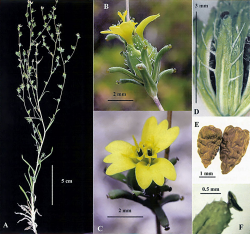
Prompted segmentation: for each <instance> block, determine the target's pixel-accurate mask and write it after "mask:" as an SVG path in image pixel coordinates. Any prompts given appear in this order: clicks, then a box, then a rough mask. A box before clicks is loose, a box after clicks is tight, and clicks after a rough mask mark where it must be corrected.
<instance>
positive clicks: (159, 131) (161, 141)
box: [103, 116, 183, 230]
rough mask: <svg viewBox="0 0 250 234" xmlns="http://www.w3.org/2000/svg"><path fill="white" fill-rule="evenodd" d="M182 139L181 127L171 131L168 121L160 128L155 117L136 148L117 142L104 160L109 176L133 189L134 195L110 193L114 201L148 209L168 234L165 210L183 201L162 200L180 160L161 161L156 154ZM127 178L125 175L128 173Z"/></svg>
mask: <svg viewBox="0 0 250 234" xmlns="http://www.w3.org/2000/svg"><path fill="white" fill-rule="evenodd" d="M178 135H179V127H172V128H169V129H168V121H167V120H163V121H162V122H161V123H160V124H157V120H156V118H155V117H154V116H152V117H150V118H148V119H147V121H146V122H145V124H144V127H143V130H142V136H141V141H140V142H139V144H138V142H137V141H136V139H135V137H134V136H133V140H134V145H132V144H130V143H128V142H125V141H122V140H116V141H113V142H111V143H109V144H108V145H107V146H106V148H105V149H106V150H107V151H108V152H110V153H111V154H110V155H108V156H106V157H105V158H104V160H103V161H104V162H105V163H111V165H110V166H109V167H108V168H107V170H106V174H107V175H109V176H111V177H112V178H114V179H116V180H119V181H121V182H123V183H125V184H127V186H128V187H129V188H130V190H131V192H128V191H125V190H121V189H115V190H112V191H110V192H109V194H108V197H109V198H111V199H118V198H125V199H129V200H132V201H135V202H138V203H140V204H142V205H143V206H145V207H148V208H149V209H150V210H151V211H152V212H153V213H154V214H155V215H156V217H157V219H158V221H159V222H160V224H161V226H163V227H164V228H165V230H169V229H170V228H169V221H168V218H167V216H166V214H165V212H164V211H163V209H162V206H163V205H165V204H166V203H168V202H173V201H178V200H182V199H183V197H181V196H180V195H178V194H171V195H168V196H166V197H163V193H164V192H165V191H168V192H170V191H171V190H172V188H171V187H169V186H168V185H166V184H165V178H167V179H170V180H175V179H176V171H175V168H174V165H175V164H176V162H177V161H178V158H173V159H170V160H168V159H166V158H159V157H158V156H157V154H158V153H159V152H161V151H163V150H164V149H166V148H168V147H169V146H170V145H171V144H172V143H173V142H174V141H175V139H176V138H177V136H178ZM127 170H128V173H127V175H126V176H125V175H124V174H123V173H122V172H124V171H127Z"/></svg>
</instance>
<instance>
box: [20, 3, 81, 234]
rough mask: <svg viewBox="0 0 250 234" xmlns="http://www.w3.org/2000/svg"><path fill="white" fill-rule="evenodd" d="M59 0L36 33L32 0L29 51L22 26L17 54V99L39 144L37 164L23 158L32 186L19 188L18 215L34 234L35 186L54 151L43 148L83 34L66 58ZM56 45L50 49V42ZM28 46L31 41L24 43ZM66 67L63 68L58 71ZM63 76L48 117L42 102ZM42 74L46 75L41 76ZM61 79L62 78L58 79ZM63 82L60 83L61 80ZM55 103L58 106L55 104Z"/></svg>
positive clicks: (44, 17) (27, 176)
mask: <svg viewBox="0 0 250 234" xmlns="http://www.w3.org/2000/svg"><path fill="white" fill-rule="evenodd" d="M57 3H58V0H55V5H54V6H53V7H52V9H51V10H50V12H49V13H48V14H45V12H44V7H41V14H42V20H43V28H42V29H41V31H39V32H37V31H36V29H35V28H36V26H37V25H36V21H35V17H34V12H35V10H34V9H33V8H32V4H33V2H32V1H30V0H28V3H27V10H26V14H25V17H26V20H27V26H28V30H29V37H28V47H27V49H25V48H24V47H25V46H23V45H22V44H21V36H22V35H23V34H22V31H21V28H22V25H20V24H19V25H18V27H17V30H18V46H19V50H18V51H17V52H16V55H17V57H18V61H19V65H18V67H19V68H20V72H21V77H22V82H21V84H20V86H19V87H18V88H17V96H18V97H19V98H20V99H21V101H22V102H23V105H24V109H25V111H26V114H27V117H25V119H26V120H27V122H28V123H29V124H30V125H31V129H32V134H31V136H32V138H33V140H34V142H35V148H36V164H35V165H32V163H29V162H28V160H27V158H24V157H23V155H22V160H23V161H24V162H25V163H26V164H27V166H28V171H27V174H24V176H25V179H26V181H27V183H28V187H29V191H26V189H24V188H23V187H22V186H20V185H19V187H20V189H21V191H22V192H23V194H24V195H25V198H26V201H27V205H19V206H20V208H21V209H22V212H16V214H20V215H21V216H22V219H20V220H19V221H18V222H20V221H24V220H26V221H27V223H28V227H27V228H25V230H32V231H33V232H34V233H37V223H36V214H38V215H39V213H38V209H37V208H36V206H35V202H36V195H35V185H36V182H37V179H38V175H39V172H40V170H41V166H42V162H43V161H44V160H45V159H47V158H48V157H49V156H50V155H51V154H52V152H53V148H52V149H51V152H50V153H48V154H47V153H44V152H43V146H44V142H45V138H46V134H47V132H48V130H49V128H50V127H51V125H52V124H53V122H54V120H55V117H56V115H57V113H58V111H59V104H60V102H61V98H62V94H63V90H64V86H65V82H66V63H67V62H69V60H70V59H71V57H72V55H73V54H74V52H75V49H76V46H77V43H78V40H79V39H80V35H79V34H78V33H77V34H76V36H77V39H76V44H75V45H74V46H71V49H72V52H71V54H70V55H68V56H67V58H65V56H64V55H63V53H64V49H63V48H62V45H61V27H62V25H61V24H58V23H56V18H57V15H56V5H57ZM49 41H50V43H51V44H52V46H51V47H50V46H49V44H48V42H49ZM24 43H25V45H26V44H27V41H25V42H24ZM42 50H44V51H45V52H46V54H47V53H48V54H49V55H48V56H49V58H48V61H50V64H51V65H50V67H49V73H48V77H43V78H41V76H42V75H43V76H44V73H40V70H38V67H39V65H40V63H42V61H43V59H44V60H45V59H47V57H46V56H44V57H43V56H41V55H40V54H39V52H40V51H42ZM59 66H62V69H61V71H60V69H59V68H58V67H59ZM60 72H61V73H62V78H61V82H60V83H58V84H57V88H58V89H59V92H58V93H59V96H58V97H56V98H53V99H54V101H52V103H51V106H53V108H54V111H53V112H52V114H51V115H50V117H47V116H46V117H45V116H44V114H43V113H44V112H46V114H47V113H48V112H47V111H45V110H44V109H46V108H45V107H47V106H48V103H47V104H46V105H44V104H42V101H43V100H44V98H45V97H46V96H47V95H46V94H48V93H49V92H50V90H51V86H49V84H51V80H52V77H53V75H54V76H56V73H60ZM41 74H42V75H41ZM57 79H58V77H57ZM58 82H59V81H58ZM53 102H54V103H53Z"/></svg>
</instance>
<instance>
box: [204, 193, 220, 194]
mask: <svg viewBox="0 0 250 234" xmlns="http://www.w3.org/2000/svg"><path fill="white" fill-rule="evenodd" d="M200 194H221V193H200Z"/></svg>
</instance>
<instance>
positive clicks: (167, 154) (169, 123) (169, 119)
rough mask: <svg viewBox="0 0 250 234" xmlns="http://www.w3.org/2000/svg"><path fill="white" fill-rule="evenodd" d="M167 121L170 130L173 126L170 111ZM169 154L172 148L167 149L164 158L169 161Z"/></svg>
mask: <svg viewBox="0 0 250 234" xmlns="http://www.w3.org/2000/svg"><path fill="white" fill-rule="evenodd" d="M167 120H168V128H171V125H172V111H168V113H167ZM169 152H170V146H169V147H168V148H167V149H165V155H164V158H166V159H169Z"/></svg>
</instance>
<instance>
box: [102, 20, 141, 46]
mask: <svg viewBox="0 0 250 234" xmlns="http://www.w3.org/2000/svg"><path fill="white" fill-rule="evenodd" d="M136 24H137V23H135V22H133V21H131V20H130V21H128V22H123V23H121V24H120V25H117V26H110V27H109V29H110V31H108V30H107V31H101V33H102V34H105V33H112V34H116V35H119V36H121V37H122V38H123V39H124V40H125V41H126V42H127V43H128V44H130V45H133V41H132V33H133V31H134V29H135V25H136Z"/></svg>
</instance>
